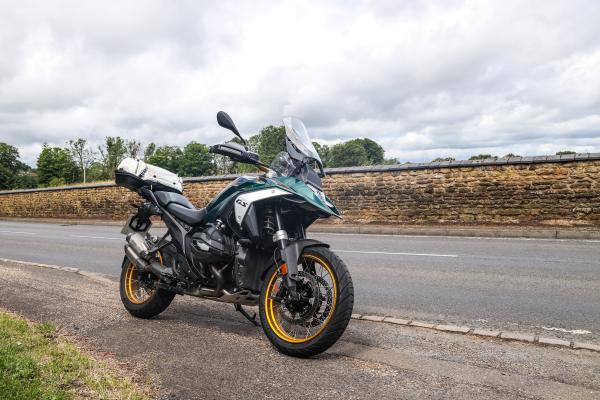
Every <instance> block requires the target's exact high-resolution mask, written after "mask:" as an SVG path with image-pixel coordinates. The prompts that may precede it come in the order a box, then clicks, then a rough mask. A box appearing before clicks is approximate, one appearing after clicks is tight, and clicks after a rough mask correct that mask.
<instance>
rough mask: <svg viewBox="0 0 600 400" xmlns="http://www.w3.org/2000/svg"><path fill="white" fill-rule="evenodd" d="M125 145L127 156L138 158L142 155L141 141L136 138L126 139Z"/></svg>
mask: <svg viewBox="0 0 600 400" xmlns="http://www.w3.org/2000/svg"><path fill="white" fill-rule="evenodd" d="M125 147H126V148H127V157H131V158H136V159H137V158H139V156H141V155H142V142H140V141H137V140H134V139H132V140H126V141H125Z"/></svg>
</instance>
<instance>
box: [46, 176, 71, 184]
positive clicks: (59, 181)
mask: <svg viewBox="0 0 600 400" xmlns="http://www.w3.org/2000/svg"><path fill="white" fill-rule="evenodd" d="M66 184H67V182H66V181H65V178H57V177H55V176H54V177H52V178H51V179H50V181H49V182H48V186H50V187H56V186H65V185H66Z"/></svg>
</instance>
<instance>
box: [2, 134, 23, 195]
mask: <svg viewBox="0 0 600 400" xmlns="http://www.w3.org/2000/svg"><path fill="white" fill-rule="evenodd" d="M28 169H29V166H27V165H26V164H23V163H22V162H21V161H19V150H18V149H17V148H16V147H15V146H11V145H10V144H7V143H2V142H0V189H13V188H15V187H16V186H15V185H16V181H17V176H18V174H19V173H20V172H22V171H27V170H28Z"/></svg>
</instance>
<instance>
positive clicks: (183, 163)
mask: <svg viewBox="0 0 600 400" xmlns="http://www.w3.org/2000/svg"><path fill="white" fill-rule="evenodd" d="M214 169H215V168H214V163H213V160H212V155H211V154H210V153H209V152H208V147H206V146H205V145H203V144H200V143H196V142H191V143H189V144H188V145H187V146H185V148H184V149H183V154H182V155H181V158H180V160H179V169H178V170H177V173H178V174H179V175H181V176H203V175H210V174H212V173H214Z"/></svg>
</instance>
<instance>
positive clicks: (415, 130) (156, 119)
mask: <svg viewBox="0 0 600 400" xmlns="http://www.w3.org/2000/svg"><path fill="white" fill-rule="evenodd" d="M599 12H600V3H598V2H595V1H593V0H588V1H585V0H581V1H574V2H569V3H565V2H561V1H532V2H526V3H523V2H519V1H475V2H466V1H458V0H457V1H451V2H449V1H437V2H436V1H433V2H432V1H401V2H398V1H366V0H365V1H363V0H353V1H345V2H343V1H337V2H316V1H315V2H304V3H302V4H299V3H295V2H286V1H284V2H273V1H260V2H225V1H206V2H204V1H203V2H196V1H181V2H175V3H174V2H166V1H123V2H115V3H89V2H87V3H86V2H84V3H82V2H75V1H48V2H42V3H40V2H27V1H25V2H19V3H12V2H2V1H0V49H2V52H3V56H2V57H1V58H0V140H2V141H7V142H9V143H12V144H14V145H17V146H18V147H19V148H20V150H21V153H22V156H23V158H24V159H25V160H26V161H27V162H29V163H31V164H33V163H35V157H36V155H37V151H39V148H40V146H41V143H42V142H44V141H48V142H50V143H53V144H57V145H62V144H64V143H65V142H66V141H67V140H68V139H71V138H75V137H78V136H81V137H86V138H88V140H90V142H92V143H94V144H98V143H100V142H101V141H102V139H103V137H104V136H106V135H121V136H124V137H129V138H135V139H138V140H141V141H142V142H144V143H148V142H150V141H154V142H157V143H159V144H175V145H184V144H185V143H187V142H189V141H191V140H196V141H199V142H205V143H215V142H218V141H220V140H225V139H226V138H228V137H229V135H228V133H227V131H225V130H223V129H221V128H219V127H218V126H217V125H216V123H215V117H214V116H215V114H216V112H217V111H218V110H220V109H225V110H226V111H229V112H230V113H231V115H232V116H233V117H234V119H235V120H236V123H237V124H238V125H239V126H240V128H241V129H242V130H243V131H244V132H248V134H251V133H255V132H257V131H258V130H259V129H260V128H261V127H263V126H265V125H268V124H276V123H279V121H280V116H281V115H296V116H298V117H300V118H302V119H304V120H305V122H306V123H307V125H308V127H309V130H310V131H311V132H312V136H313V137H314V138H315V139H318V140H323V141H325V142H328V143H335V142H338V141H341V140H346V139H348V138H351V137H356V136H362V137H371V138H373V139H375V140H378V141H380V142H381V143H382V144H384V146H385V148H386V151H387V154H388V155H389V156H397V157H399V158H400V159H401V160H411V161H420V160H429V159H431V158H435V157H437V156H455V157H457V158H459V157H466V156H469V155H472V154H473V153H479V152H493V153H495V154H500V155H502V154H505V153H508V152H518V153H519V154H523V155H525V154H529V155H531V154H540V153H544V152H553V151H556V150H561V149H563V148H564V147H565V146H566V147H573V148H576V149H579V150H582V151H583V150H588V151H600V140H599V137H600V91H599V90H598V88H600V45H599V44H598V41H597V38H598V37H599V36H600V25H599V24H598V23H597V20H596V16H597V15H598V14H599Z"/></svg>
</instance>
